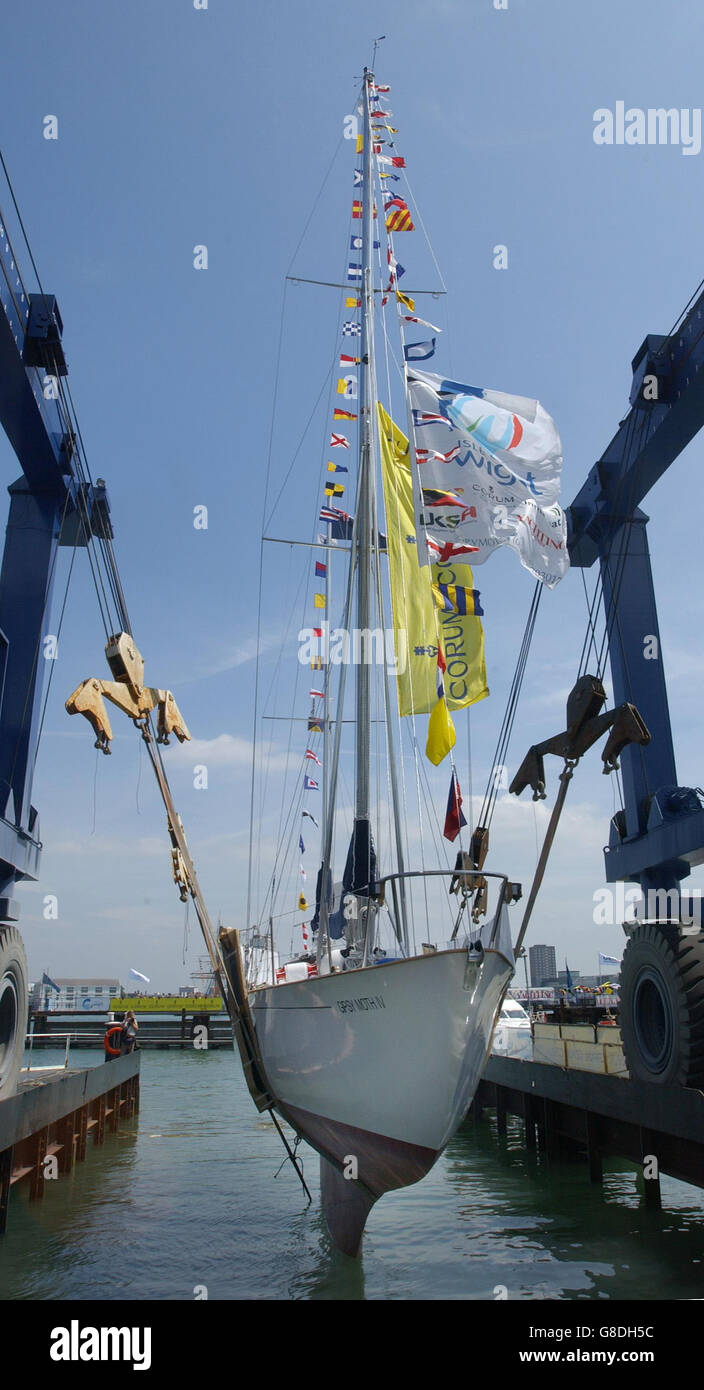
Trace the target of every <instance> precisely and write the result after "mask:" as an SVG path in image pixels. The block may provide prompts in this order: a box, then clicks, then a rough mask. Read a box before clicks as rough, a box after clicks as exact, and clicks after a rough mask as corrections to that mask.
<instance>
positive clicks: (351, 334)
mask: <svg viewBox="0 0 704 1390" xmlns="http://www.w3.org/2000/svg"><path fill="white" fill-rule="evenodd" d="M361 332H362V325H361V323H353V322H350V321H348V322H347V323H343V325H342V336H343V338H358V337H359V335H360V333H361Z"/></svg>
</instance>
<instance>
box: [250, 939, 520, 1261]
mask: <svg viewBox="0 0 704 1390" xmlns="http://www.w3.org/2000/svg"><path fill="white" fill-rule="evenodd" d="M512 973H513V968H512V965H511V964H510V963H509V960H508V959H507V957H506V956H504V955H503V954H502V953H501V952H499V951H497V950H487V951H485V952H484V954H483V957H482V959H481V961H480V963H478V964H477V963H476V962H474V961H471V960H469V959H468V955H467V952H466V951H465V950H455V951H439V952H437V953H433V954H430V955H425V956H416V957H413V958H411V959H410V960H405V961H396V962H393V963H390V964H388V965H380V966H376V967H374V968H368V969H365V970H352V971H345V972H341V973H339V974H334V975H324V976H319V977H315V978H312V979H310V980H304V981H300V982H294V983H291V984H283V985H278V986H277V987H276V988H273V989H272V988H260V989H255V990H253V991H252V992H251V993H250V996H249V1003H250V1007H251V1010H252V1017H253V1020H254V1025H255V1029H256V1035H257V1042H258V1045H259V1049H260V1052H261V1057H262V1061H263V1064H264V1068H265V1071H266V1076H267V1081H268V1084H269V1087H270V1090H271V1093H272V1095H273V1096H274V1097H275V1101H276V1105H277V1108H278V1109H279V1110H280V1112H281V1114H282V1115H283V1116H284V1117H285V1118H286V1119H287V1120H289V1122H290V1123H291V1124H292V1125H293V1126H294V1128H295V1129H296V1130H297V1131H298V1133H300V1134H302V1135H303V1136H304V1138H306V1139H307V1140H308V1141H309V1142H310V1143H311V1144H312V1145H313V1147H314V1148H316V1149H317V1150H318V1151H319V1152H320V1153H321V1154H322V1156H323V1157H324V1158H326V1159H328V1160H330V1162H331V1163H332V1165H333V1166H334V1167H335V1168H336V1169H337V1170H338V1171H339V1170H340V1169H342V1170H343V1171H345V1175H346V1176H347V1177H348V1178H351V1179H356V1181H357V1182H358V1183H359V1184H361V1186H362V1188H363V1189H364V1195H365V1198H366V1200H367V1205H370V1204H371V1202H370V1201H369V1199H371V1201H374V1200H376V1198H378V1197H380V1196H381V1195H382V1193H384V1192H387V1191H389V1190H390V1189H391V1188H395V1187H404V1186H407V1185H408V1184H409V1183H413V1182H417V1181H418V1180H419V1179H420V1178H422V1177H424V1176H425V1174H426V1173H427V1172H428V1170H429V1169H430V1168H431V1167H432V1165H433V1163H434V1162H435V1161H436V1159H437V1158H438V1156H439V1155H440V1153H442V1150H443V1149H444V1148H445V1145H446V1144H447V1142H448V1140H449V1139H450V1138H451V1137H452V1135H453V1134H454V1133H455V1130H456V1129H457V1128H458V1126H459V1125H460V1123H461V1122H462V1120H463V1118H464V1116H465V1114H466V1112H467V1109H468V1107H469V1105H470V1103H471V1101H472V1098H473V1096H474V1092H475V1090H476V1087H477V1084H478V1082H479V1079H480V1076H481V1074H482V1071H483V1068H484V1064H485V1061H486V1057H487V1053H488V1051H489V1048H490V1045H491V1037H492V1032H493V1028H494V1022H495V1019H496V1015H497V1011H498V1008H499V1005H500V1003H501V999H502V996H503V993H504V991H505V989H506V986H507V984H508V981H509V980H510V978H511V975H512ZM329 1185H330V1183H329V1181H328V1186H329ZM365 1217H366V1213H365ZM338 1243H340V1242H338ZM343 1248H344V1246H343ZM350 1253H355V1252H352V1251H350Z"/></svg>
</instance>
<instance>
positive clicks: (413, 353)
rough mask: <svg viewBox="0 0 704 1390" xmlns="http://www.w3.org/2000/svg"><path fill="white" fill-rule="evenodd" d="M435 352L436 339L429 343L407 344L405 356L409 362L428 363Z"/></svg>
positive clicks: (404, 350) (404, 351)
mask: <svg viewBox="0 0 704 1390" xmlns="http://www.w3.org/2000/svg"><path fill="white" fill-rule="evenodd" d="M434 352H435V338H431V339H430V341H429V342H427V343H406V346H405V347H404V349H403V355H404V357H405V359H406V361H407V362H427V360H428V358H429V357H432V356H433V353H434Z"/></svg>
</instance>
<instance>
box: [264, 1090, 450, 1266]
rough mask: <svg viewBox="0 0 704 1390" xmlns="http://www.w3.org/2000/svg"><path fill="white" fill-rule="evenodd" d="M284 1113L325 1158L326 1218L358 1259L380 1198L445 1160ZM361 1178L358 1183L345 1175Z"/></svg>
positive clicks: (290, 1109) (292, 1110) (306, 1115)
mask: <svg viewBox="0 0 704 1390" xmlns="http://www.w3.org/2000/svg"><path fill="white" fill-rule="evenodd" d="M281 1113H282V1114H283V1115H284V1118H285V1119H287V1120H288V1121H289V1123H290V1124H291V1125H293V1127H294V1129H295V1130H296V1131H297V1133H298V1134H301V1135H302V1136H303V1138H304V1139H306V1140H307V1141H308V1143H309V1144H310V1145H311V1146H312V1147H313V1148H314V1149H317V1151H318V1153H319V1154H320V1156H321V1163H320V1179H321V1200H322V1207H323V1215H324V1216H325V1220H326V1222H327V1226H328V1230H329V1231H330V1236H331V1238H332V1240H333V1242H334V1244H335V1245H336V1246H337V1247H338V1249H340V1250H341V1251H342V1252H343V1254H345V1255H351V1256H353V1257H354V1256H356V1255H358V1254H359V1248H360V1244H361V1240H362V1235H363V1233H364V1226H365V1223H366V1220H367V1216H368V1215H369V1212H370V1210H371V1208H372V1206H373V1205H374V1203H375V1202H376V1201H377V1200H378V1198H379V1197H382V1196H383V1195H384V1193H385V1192H390V1191H392V1190H393V1189H394V1188H397V1187H409V1186H410V1185H411V1183H414V1182H420V1180H421V1178H424V1177H425V1175H426V1173H428V1172H429V1171H430V1169H431V1168H432V1166H433V1164H434V1163H435V1161H436V1159H437V1158H438V1157H439V1155H438V1154H437V1153H436V1151H435V1150H434V1149H426V1148H423V1147H422V1145H420V1144H407V1143H404V1141H403V1140H401V1139H390V1138H389V1137H388V1135H385V1134H375V1133H372V1132H371V1131H369V1130H365V1129H357V1128H356V1127H355V1126H354V1125H345V1124H341V1123H340V1122H339V1121H337V1120H329V1119H326V1118H325V1117H324V1116H322V1115H313V1114H311V1112H310V1111H308V1110H299V1109H298V1108H297V1107H296V1106H282V1107H281ZM346 1172H348V1173H350V1174H352V1173H356V1175H357V1176H356V1178H354V1177H352V1176H349V1177H345V1176H344V1174H345V1173H346Z"/></svg>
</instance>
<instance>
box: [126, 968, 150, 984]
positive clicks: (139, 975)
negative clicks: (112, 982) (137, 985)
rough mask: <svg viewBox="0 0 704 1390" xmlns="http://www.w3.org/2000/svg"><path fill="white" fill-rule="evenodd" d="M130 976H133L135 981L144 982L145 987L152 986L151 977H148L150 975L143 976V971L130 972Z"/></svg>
mask: <svg viewBox="0 0 704 1390" xmlns="http://www.w3.org/2000/svg"><path fill="white" fill-rule="evenodd" d="M129 974H130V975H131V976H132V979H133V980H142V981H143V982H144V984H145V985H149V984H151V980H150V979H149V976H148V975H143V974H142V972H141V970H130V971H129Z"/></svg>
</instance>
